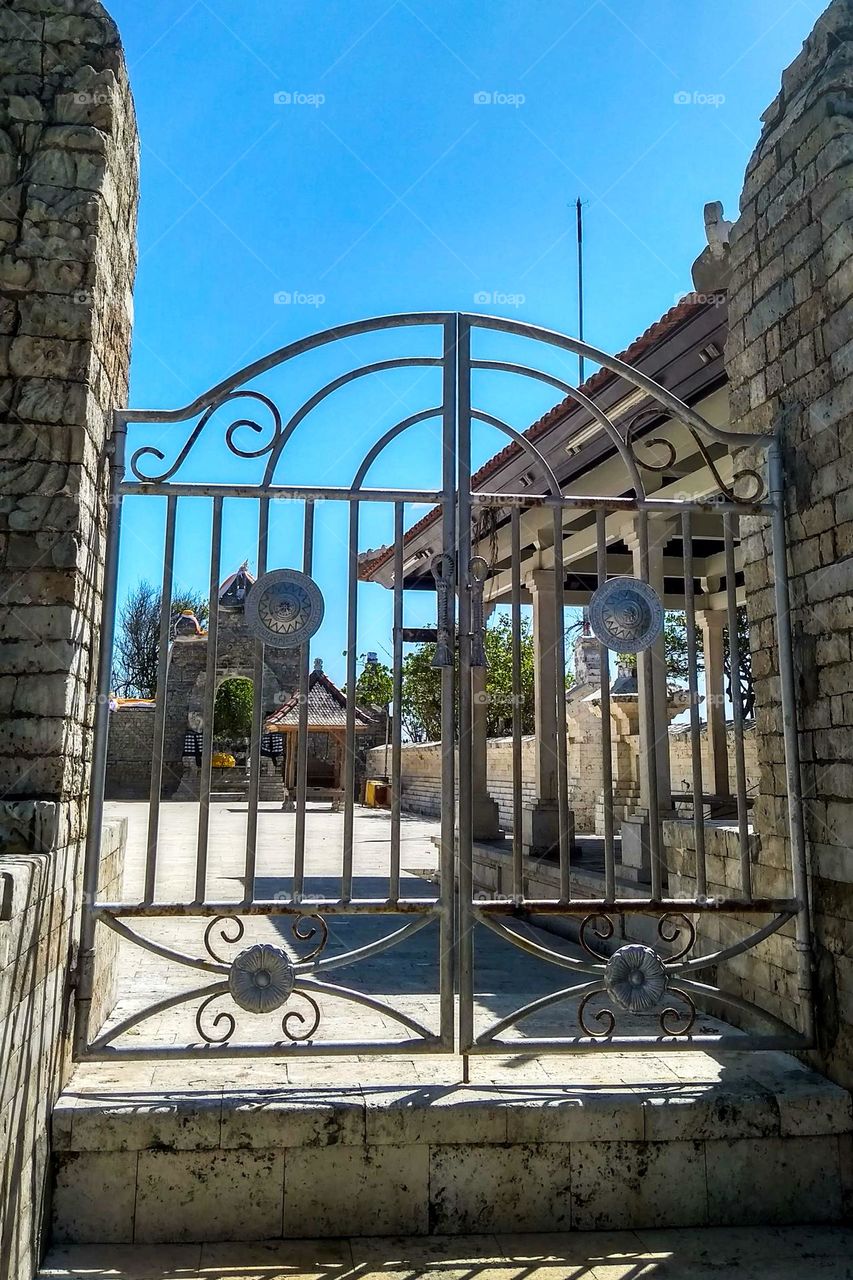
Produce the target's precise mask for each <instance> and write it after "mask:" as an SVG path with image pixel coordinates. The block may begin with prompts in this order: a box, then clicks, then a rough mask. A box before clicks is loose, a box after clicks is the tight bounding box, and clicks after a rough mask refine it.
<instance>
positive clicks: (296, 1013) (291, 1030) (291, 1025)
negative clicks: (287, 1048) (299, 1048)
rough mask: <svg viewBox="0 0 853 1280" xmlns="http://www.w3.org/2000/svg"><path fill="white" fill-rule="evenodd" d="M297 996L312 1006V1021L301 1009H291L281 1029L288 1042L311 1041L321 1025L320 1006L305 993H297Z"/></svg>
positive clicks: (284, 1018)
mask: <svg viewBox="0 0 853 1280" xmlns="http://www.w3.org/2000/svg"><path fill="white" fill-rule="evenodd" d="M296 995H297V996H299V998H300V999H301V1000H304V1001H305V1003H306V1004H307V1005H309V1006H310V1008H311V1015H310V1020H309V1017H306V1015H305V1014H304V1013H302V1012H300V1010H299V1009H290V1010H289V1011H288V1012H287V1013H286V1014H285V1015H284V1017H283V1018H282V1020H281V1029H282V1031H283V1032H284V1034H285V1036H286V1037H287V1039H288V1040H292V1041H294V1042H297V1041H301V1040H310V1039H312V1037H313V1036H314V1033H315V1032H316V1030H317V1028H318V1027H319V1025H320V1006H319V1005H318V1004H317V1001H316V1000H314V999H313V997H312V996H309V995H308V994H307V993H306V992H304V991H297V992H296ZM297 1028H299V1029H297Z"/></svg>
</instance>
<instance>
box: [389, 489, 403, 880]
mask: <svg viewBox="0 0 853 1280" xmlns="http://www.w3.org/2000/svg"><path fill="white" fill-rule="evenodd" d="M392 647H393V650H394V658H393V663H394V678H393V692H392V694H391V697H392V699H393V707H394V710H393V718H392V721H391V873H390V878H389V882H388V897H389V899H390V901H391V902H396V901H397V899H398V898H399V896H400V803H401V799H402V797H401V794H400V793H401V791H402V787H403V780H402V777H401V776H400V775H401V772H402V764H403V720H402V716H401V715H400V702H401V701H402V697H403V503H402V502H395V503H394V637H393V642H392ZM386 768H387V765H386Z"/></svg>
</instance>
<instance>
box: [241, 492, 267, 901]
mask: <svg viewBox="0 0 853 1280" xmlns="http://www.w3.org/2000/svg"><path fill="white" fill-rule="evenodd" d="M269 534H270V500H269V498H261V500H260V503H259V504H258V577H259V578H260V577H261V576H262V575H263V574H265V573H266V571H267V547H268V545H269ZM264 670H265V664H264V643H263V641H262V640H260V639H258V640H255V665H254V676H253V683H252V737H251V739H250V742H249V812H248V815H247V821H246V879H245V884H244V887H243V901H244V902H252V901H253V899H254V896H255V868H256V866H257V862H258V796H259V795H260V790H261V735H262V734H263V730H264V723H263V717H264Z"/></svg>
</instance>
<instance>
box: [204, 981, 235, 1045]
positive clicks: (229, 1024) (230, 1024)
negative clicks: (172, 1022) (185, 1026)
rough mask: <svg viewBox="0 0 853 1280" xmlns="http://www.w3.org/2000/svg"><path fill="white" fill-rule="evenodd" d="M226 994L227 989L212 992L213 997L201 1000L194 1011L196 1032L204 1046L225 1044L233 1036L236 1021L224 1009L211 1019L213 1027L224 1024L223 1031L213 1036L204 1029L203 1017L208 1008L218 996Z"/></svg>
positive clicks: (222, 988)
mask: <svg viewBox="0 0 853 1280" xmlns="http://www.w3.org/2000/svg"><path fill="white" fill-rule="evenodd" d="M226 994H227V988H225V987H221V988H220V989H219V990H218V991H214V993H213V995H211V996H208V997H207V999H206V1000H203V1001H202V1002H201V1004H200V1005H199V1007H198V1009H197V1010H196V1015H195V1026H196V1031H197V1032H198V1034H199V1035H200V1036H201V1038H202V1040H203V1041H204V1042H205V1044H225V1042H226V1041H227V1040H230V1039H231V1037H232V1036H233V1034H234V1031H235V1028H236V1026H237V1022H236V1019H235V1018H234V1015H233V1014H232V1013H228V1012H227V1011H226V1010H224V1009H223V1010H222V1012H221V1013H217V1015H216V1017H215V1018H214V1019H213V1026H214V1027H218V1026H219V1025H220V1023H224V1025H225V1030H224V1031H222V1032H220V1033H219V1034H218V1035H213V1034H211V1033H210V1032H209V1031H205V1029H204V1015H205V1014H206V1012H207V1010H208V1008H209V1006H210V1005H212V1004H213V1002H214V1000H218V999H219V997H220V996H224V995H226Z"/></svg>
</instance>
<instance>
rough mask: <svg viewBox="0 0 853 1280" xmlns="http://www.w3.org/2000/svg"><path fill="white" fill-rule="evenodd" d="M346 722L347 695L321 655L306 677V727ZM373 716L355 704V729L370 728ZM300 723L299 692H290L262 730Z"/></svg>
mask: <svg viewBox="0 0 853 1280" xmlns="http://www.w3.org/2000/svg"><path fill="white" fill-rule="evenodd" d="M346 723H347V695H346V694H345V693H344V691H343V689H339V688H338V686H337V685H336V684H334V683H333V681H331V680H330V679H329V677H328V676H327V675H326V673H325V671H324V670H323V663H322V659H320V658H318V659H317V660H316V661H315V663H314V670H313V671H312V672H311V674H310V676H309V677H308V728H309V730H310V729H314V730H323V729H345V728H346ZM375 724H376V718H375V717H374V716H372V715H370V713H369V712H368V711H365V710H364V709H363V708H362V707H359V706H356V708H355V728H356V732H357V733H358V732H360V731H362V730H364V729H367V728H371V727H372V726H374V725H375ZM298 727H299V693H298V691H297V692H296V693H292V694H291V695H290V697H289V698H288V699H287V701H286V702H285V703H283V704H282V706H280V707H279V708H278V710H277V711H273V713H272V715H269V716H267V720H266V725H265V729H264V732H266V733H280V732H281V731H282V730H283V729H298Z"/></svg>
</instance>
